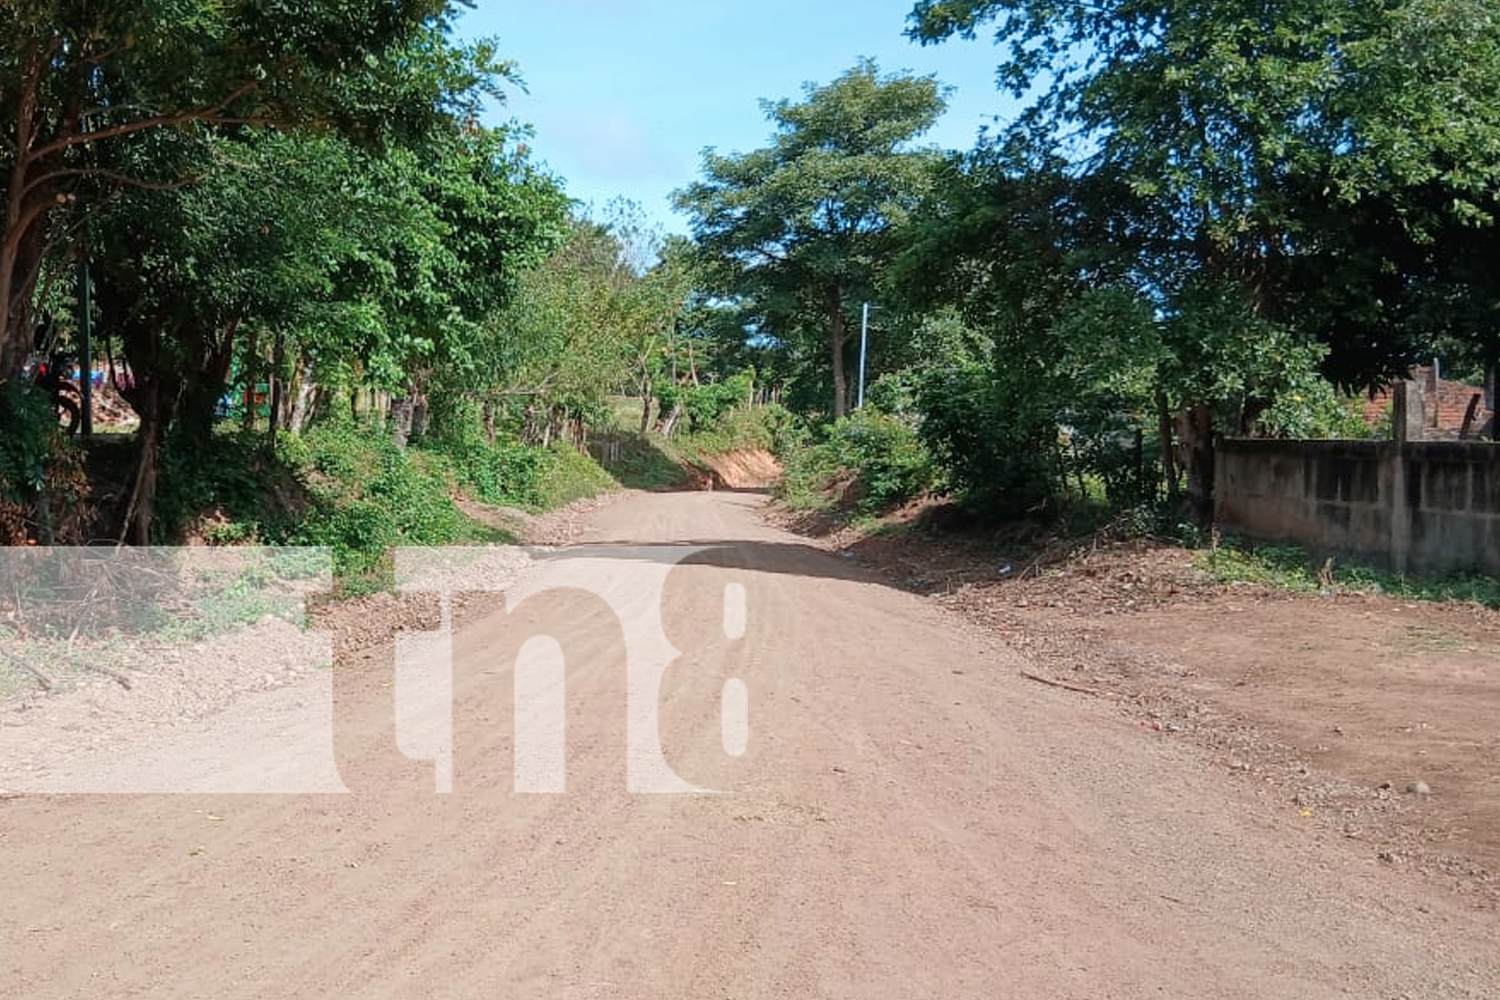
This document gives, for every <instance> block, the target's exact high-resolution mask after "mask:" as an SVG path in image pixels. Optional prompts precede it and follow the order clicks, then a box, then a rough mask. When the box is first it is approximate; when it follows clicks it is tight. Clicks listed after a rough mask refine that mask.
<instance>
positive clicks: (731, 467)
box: [694, 448, 781, 490]
mask: <svg viewBox="0 0 1500 1000" xmlns="http://www.w3.org/2000/svg"><path fill="white" fill-rule="evenodd" d="M701 461H702V464H703V465H704V466H706V467H707V468H706V469H705V470H703V475H702V476H701V477H694V478H695V480H697V479H700V478H701V479H702V480H704V481H703V482H701V483H700V482H696V481H695V482H694V485H695V486H698V487H699V488H700V489H714V488H720V489H729V490H761V489H768V488H770V487H772V486H775V485H776V484H777V483H779V482H780V481H781V463H780V462H778V461H777V460H776V456H775V455H772V454H771V453H770V452H769V451H766V450H765V449H763V448H752V449H745V450H739V451H726V452H725V453H724V454H722V455H707V456H704V458H703V459H702V460H701Z"/></svg>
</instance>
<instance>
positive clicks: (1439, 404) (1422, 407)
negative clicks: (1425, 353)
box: [1365, 364, 1495, 441]
mask: <svg viewBox="0 0 1500 1000" xmlns="http://www.w3.org/2000/svg"><path fill="white" fill-rule="evenodd" d="M1406 384H1407V387H1408V388H1407V406H1408V407H1409V420H1408V422H1407V438H1408V439H1409V440H1425V441H1457V440H1463V439H1468V440H1473V439H1475V438H1480V439H1485V440H1494V438H1495V387H1494V385H1490V386H1489V387H1485V386H1482V385H1473V384H1471V383H1468V382H1456V381H1454V380H1452V379H1445V378H1443V377H1442V375H1441V371H1440V366H1439V365H1437V364H1433V365H1425V366H1423V367H1420V368H1413V369H1412V372H1411V377H1410V378H1409V379H1407V380H1406ZM1394 392H1395V385H1394V384H1393V385H1391V386H1388V387H1386V388H1385V389H1383V390H1381V391H1380V392H1378V393H1376V394H1375V395H1374V396H1372V397H1370V399H1369V400H1368V401H1367V402H1366V404H1365V420H1366V421H1367V422H1368V423H1369V424H1370V426H1372V427H1378V426H1381V425H1382V424H1384V423H1385V422H1386V421H1387V420H1388V419H1389V414H1390V411H1391V397H1392V395H1393V394H1394Z"/></svg>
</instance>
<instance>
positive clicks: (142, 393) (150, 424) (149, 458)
mask: <svg viewBox="0 0 1500 1000" xmlns="http://www.w3.org/2000/svg"><path fill="white" fill-rule="evenodd" d="M137 385H138V389H139V392H138V394H137V397H136V400H135V402H134V405H135V408H136V411H137V412H138V413H139V414H140V417H141V426H140V430H139V431H138V432H137V433H136V441H137V445H138V453H137V457H136V464H135V484H134V486H133V487H132V488H131V491H130V503H129V504H128V505H127V506H126V508H125V518H124V523H123V524H122V525H121V536H120V537H121V540H122V541H129V542H130V543H131V544H132V545H150V544H151V525H152V523H153V522H154V521H155V520H156V487H157V479H158V470H159V469H160V466H161V442H162V429H163V427H164V426H165V420H164V412H163V411H164V409H165V406H164V402H163V399H162V397H163V393H162V386H161V383H160V382H159V381H157V380H156V379H154V378H152V379H150V380H149V381H148V382H146V384H144V385H140V384H139V383H137Z"/></svg>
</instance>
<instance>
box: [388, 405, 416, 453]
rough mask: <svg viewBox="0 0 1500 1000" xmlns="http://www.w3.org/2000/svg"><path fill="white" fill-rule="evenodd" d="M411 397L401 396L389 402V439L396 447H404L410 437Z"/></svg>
mask: <svg viewBox="0 0 1500 1000" xmlns="http://www.w3.org/2000/svg"><path fill="white" fill-rule="evenodd" d="M411 417H412V398H411V397H410V396H402V397H401V398H400V399H398V400H396V401H395V402H394V403H392V404H391V440H393V441H395V442H396V447H397V448H405V447H406V442H407V441H409V440H410V439H411Z"/></svg>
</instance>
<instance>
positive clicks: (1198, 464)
mask: <svg viewBox="0 0 1500 1000" xmlns="http://www.w3.org/2000/svg"><path fill="white" fill-rule="evenodd" d="M990 23H992V24H994V25H995V37H996V40H997V42H998V43H1000V44H1001V45H1002V46H1003V47H1004V48H1003V52H1004V55H1003V57H1002V62H1001V66H1000V76H1001V79H1002V81H1003V82H1004V83H1005V84H1006V85H1007V86H1008V87H1009V88H1010V89H1011V90H1012V92H1013V93H1015V94H1016V96H1018V97H1027V96H1028V95H1029V97H1028V99H1029V101H1030V103H1029V105H1028V107H1027V109H1026V110H1025V111H1024V112H1023V114H1022V115H1021V116H1020V118H1019V119H1018V120H1017V121H1016V122H1015V123H1014V125H1013V127H1011V128H1010V129H1008V130H1007V133H1006V135H1005V143H1006V146H1007V148H1010V149H1012V150H1025V151H1027V155H1028V156H1029V157H1030V158H1031V159H1032V160H1033V162H1036V161H1048V160H1052V161H1056V162H1059V163H1062V164H1064V165H1065V167H1066V170H1065V173H1066V174H1067V175H1068V176H1070V177H1074V178H1078V179H1079V181H1080V186H1079V187H1078V188H1076V189H1075V190H1074V191H1073V192H1072V193H1070V194H1068V195H1067V197H1066V200H1065V201H1064V202H1062V203H1059V205H1058V207H1057V213H1058V214H1059V215H1060V216H1063V217H1069V216H1073V215H1076V214H1077V213H1079V212H1080V211H1081V212H1082V214H1083V215H1084V216H1089V217H1095V218H1097V219H1099V220H1101V221H1106V220H1107V221H1106V225H1107V228H1108V229H1110V230H1112V231H1113V232H1115V233H1118V234H1120V235H1122V236H1123V237H1124V238H1123V239H1118V240H1112V241H1106V243H1103V244H1097V245H1101V246H1106V245H1107V248H1108V252H1107V254H1106V259H1109V260H1114V261H1117V262H1119V263H1120V265H1122V267H1121V268H1120V269H1119V271H1118V273H1119V275H1120V277H1119V278H1118V279H1117V281H1118V282H1119V283H1120V284H1121V287H1123V288H1125V289H1127V290H1128V291H1129V293H1130V294H1131V295H1133V296H1134V297H1136V298H1138V299H1139V301H1140V308H1138V309H1137V310H1136V312H1137V313H1138V314H1139V315H1142V316H1145V317H1149V318H1150V322H1149V323H1148V324H1147V326H1146V327H1144V328H1141V327H1137V329H1147V330H1149V335H1147V336H1144V337H1137V338H1136V342H1138V343H1146V344H1154V345H1155V346H1154V347H1153V348H1152V353H1153V354H1154V356H1155V361H1154V362H1153V364H1152V368H1153V369H1154V370H1155V372H1156V381H1157V391H1158V398H1159V401H1160V404H1161V406H1162V408H1163V409H1164V410H1165V409H1171V410H1174V411H1177V412H1178V413H1179V414H1180V417H1179V419H1178V420H1177V422H1176V423H1177V429H1178V434H1179V436H1180V437H1182V438H1183V439H1184V442H1185V444H1186V446H1187V451H1188V452H1189V456H1190V457H1189V462H1188V468H1189V473H1190V476H1189V482H1190V492H1191V494H1192V497H1193V499H1194V500H1195V501H1196V503H1197V504H1198V506H1199V509H1200V512H1202V511H1203V510H1204V509H1206V507H1207V502H1208V491H1209V489H1210V488H1211V477H1212V460H1211V452H1210V450H1209V448H1210V441H1211V437H1212V433H1213V430H1214V425H1215V423H1216V422H1222V421H1224V420H1225V419H1226V417H1228V416H1230V415H1232V414H1237V415H1238V420H1234V421H1232V422H1233V423H1234V424H1236V425H1237V426H1239V427H1243V426H1245V425H1247V424H1249V423H1250V422H1252V420H1253V417H1254V416H1255V415H1256V414H1257V413H1259V412H1264V411H1265V409H1266V407H1268V406H1270V405H1272V404H1273V403H1274V399H1275V395H1276V393H1277V392H1278V391H1280V390H1282V389H1285V388H1287V387H1290V386H1293V385H1297V384H1301V382H1300V380H1301V379H1302V378H1303V376H1304V374H1305V373H1306V372H1307V371H1308V370H1309V366H1315V365H1317V364H1319V363H1320V359H1321V364H1322V365H1323V367H1324V369H1325V370H1326V371H1327V372H1328V373H1329V374H1331V375H1333V376H1334V377H1336V378H1338V379H1339V380H1340V381H1343V382H1345V383H1348V384H1370V383H1372V382H1377V381H1380V380H1381V379H1383V378H1385V377H1388V375H1389V374H1390V373H1392V372H1395V371H1399V370H1401V369H1402V368H1403V367H1404V366H1406V365H1408V364H1410V363H1411V361H1412V360H1413V358H1414V357H1415V355H1416V354H1417V353H1418V352H1420V351H1422V350H1424V345H1426V344H1430V343H1431V342H1432V340H1433V338H1434V337H1435V336H1436V335H1437V334H1438V333H1440V332H1443V331H1448V332H1452V331H1454V330H1455V328H1458V329H1462V330H1464V331H1466V335H1467V337H1468V340H1469V342H1470V343H1473V344H1476V345H1479V344H1483V343H1490V344H1492V343H1493V342H1494V341H1493V335H1492V334H1491V333H1490V331H1491V330H1493V319H1494V316H1493V305H1492V304H1493V303H1494V302H1495V301H1496V296H1495V295H1494V293H1493V289H1494V287H1495V286H1494V284H1493V281H1494V279H1493V278H1492V277H1491V276H1489V275H1485V274H1481V273H1480V272H1479V271H1478V270H1477V269H1475V268H1474V267H1472V266H1468V264H1467V263H1466V262H1468V263H1472V260H1473V259H1474V256H1473V255H1474V252H1475V251H1476V250H1480V249H1481V248H1484V247H1490V246H1492V245H1493V240H1494V238H1495V236H1494V233H1495V228H1494V226H1495V216H1494V211H1495V207H1496V202H1495V195H1496V190H1497V180H1500V167H1497V163H1496V160H1495V157H1494V156H1493V153H1492V151H1493V150H1494V149H1495V148H1500V146H1497V131H1496V128H1497V122H1500V117H1497V115H1496V114H1495V111H1496V105H1495V101H1496V96H1495V95H1496V94H1500V44H1497V41H1500V21H1497V19H1496V18H1495V17H1494V15H1493V11H1492V9H1490V8H1489V5H1487V4H1483V3H1479V2H1474V0H1453V2H1448V0H1398V2H1394V3H1390V4H1379V5H1355V6H1350V5H1347V4H1335V3H1330V2H1327V0H1277V2H1274V3H1271V4H1266V3H1261V2H1251V0H1153V2H1149V3H1145V4H1142V3H1136V2H1134V0H1103V2H1100V3H1093V4H1072V3H1061V2H1055V0H923V2H920V3H918V4H917V5H916V7H915V8H914V11H913V14H912V29H911V34H912V35H913V36H914V37H916V38H919V39H921V40H923V41H937V40H940V39H942V38H946V37H949V36H951V35H954V34H960V35H968V36H972V35H974V34H975V33H976V32H977V30H978V29H979V28H980V27H981V26H983V25H985V24H990ZM1080 53H1084V54H1085V55H1084V57H1082V58H1080V57H1079V54H1080ZM1487 150H1488V151H1490V152H1486V151H1487ZM1091 181H1108V182H1109V183H1112V184H1114V185H1116V195H1115V196H1114V197H1113V198H1111V199H1109V201H1108V202H1107V203H1100V202H1098V201H1092V202H1090V200H1088V199H1087V198H1083V197H1082V195H1083V193H1084V191H1085V189H1086V188H1085V186H1084V185H1086V183H1088V182H1091ZM1064 272H1065V273H1071V275H1072V277H1070V278H1069V279H1068V280H1069V282H1073V281H1076V280H1077V279H1078V278H1082V279H1084V283H1085V284H1086V285H1089V286H1096V287H1097V286H1099V285H1100V282H1099V280H1098V278H1099V276H1098V273H1097V271H1096V270H1090V269H1089V268H1087V267H1085V268H1083V269H1072V268H1064ZM1169 416H1170V415H1169V414H1167V413H1163V414H1162V415H1161V417H1162V425H1163V428H1164V429H1165V428H1168V427H1169V426H1170V422H1169ZM1221 425H1222V424H1221ZM1170 437H1171V435H1170V433H1169V432H1167V431H1165V430H1164V433H1163V451H1164V453H1169V452H1170V448H1169V447H1168V445H1169V444H1170Z"/></svg>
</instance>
